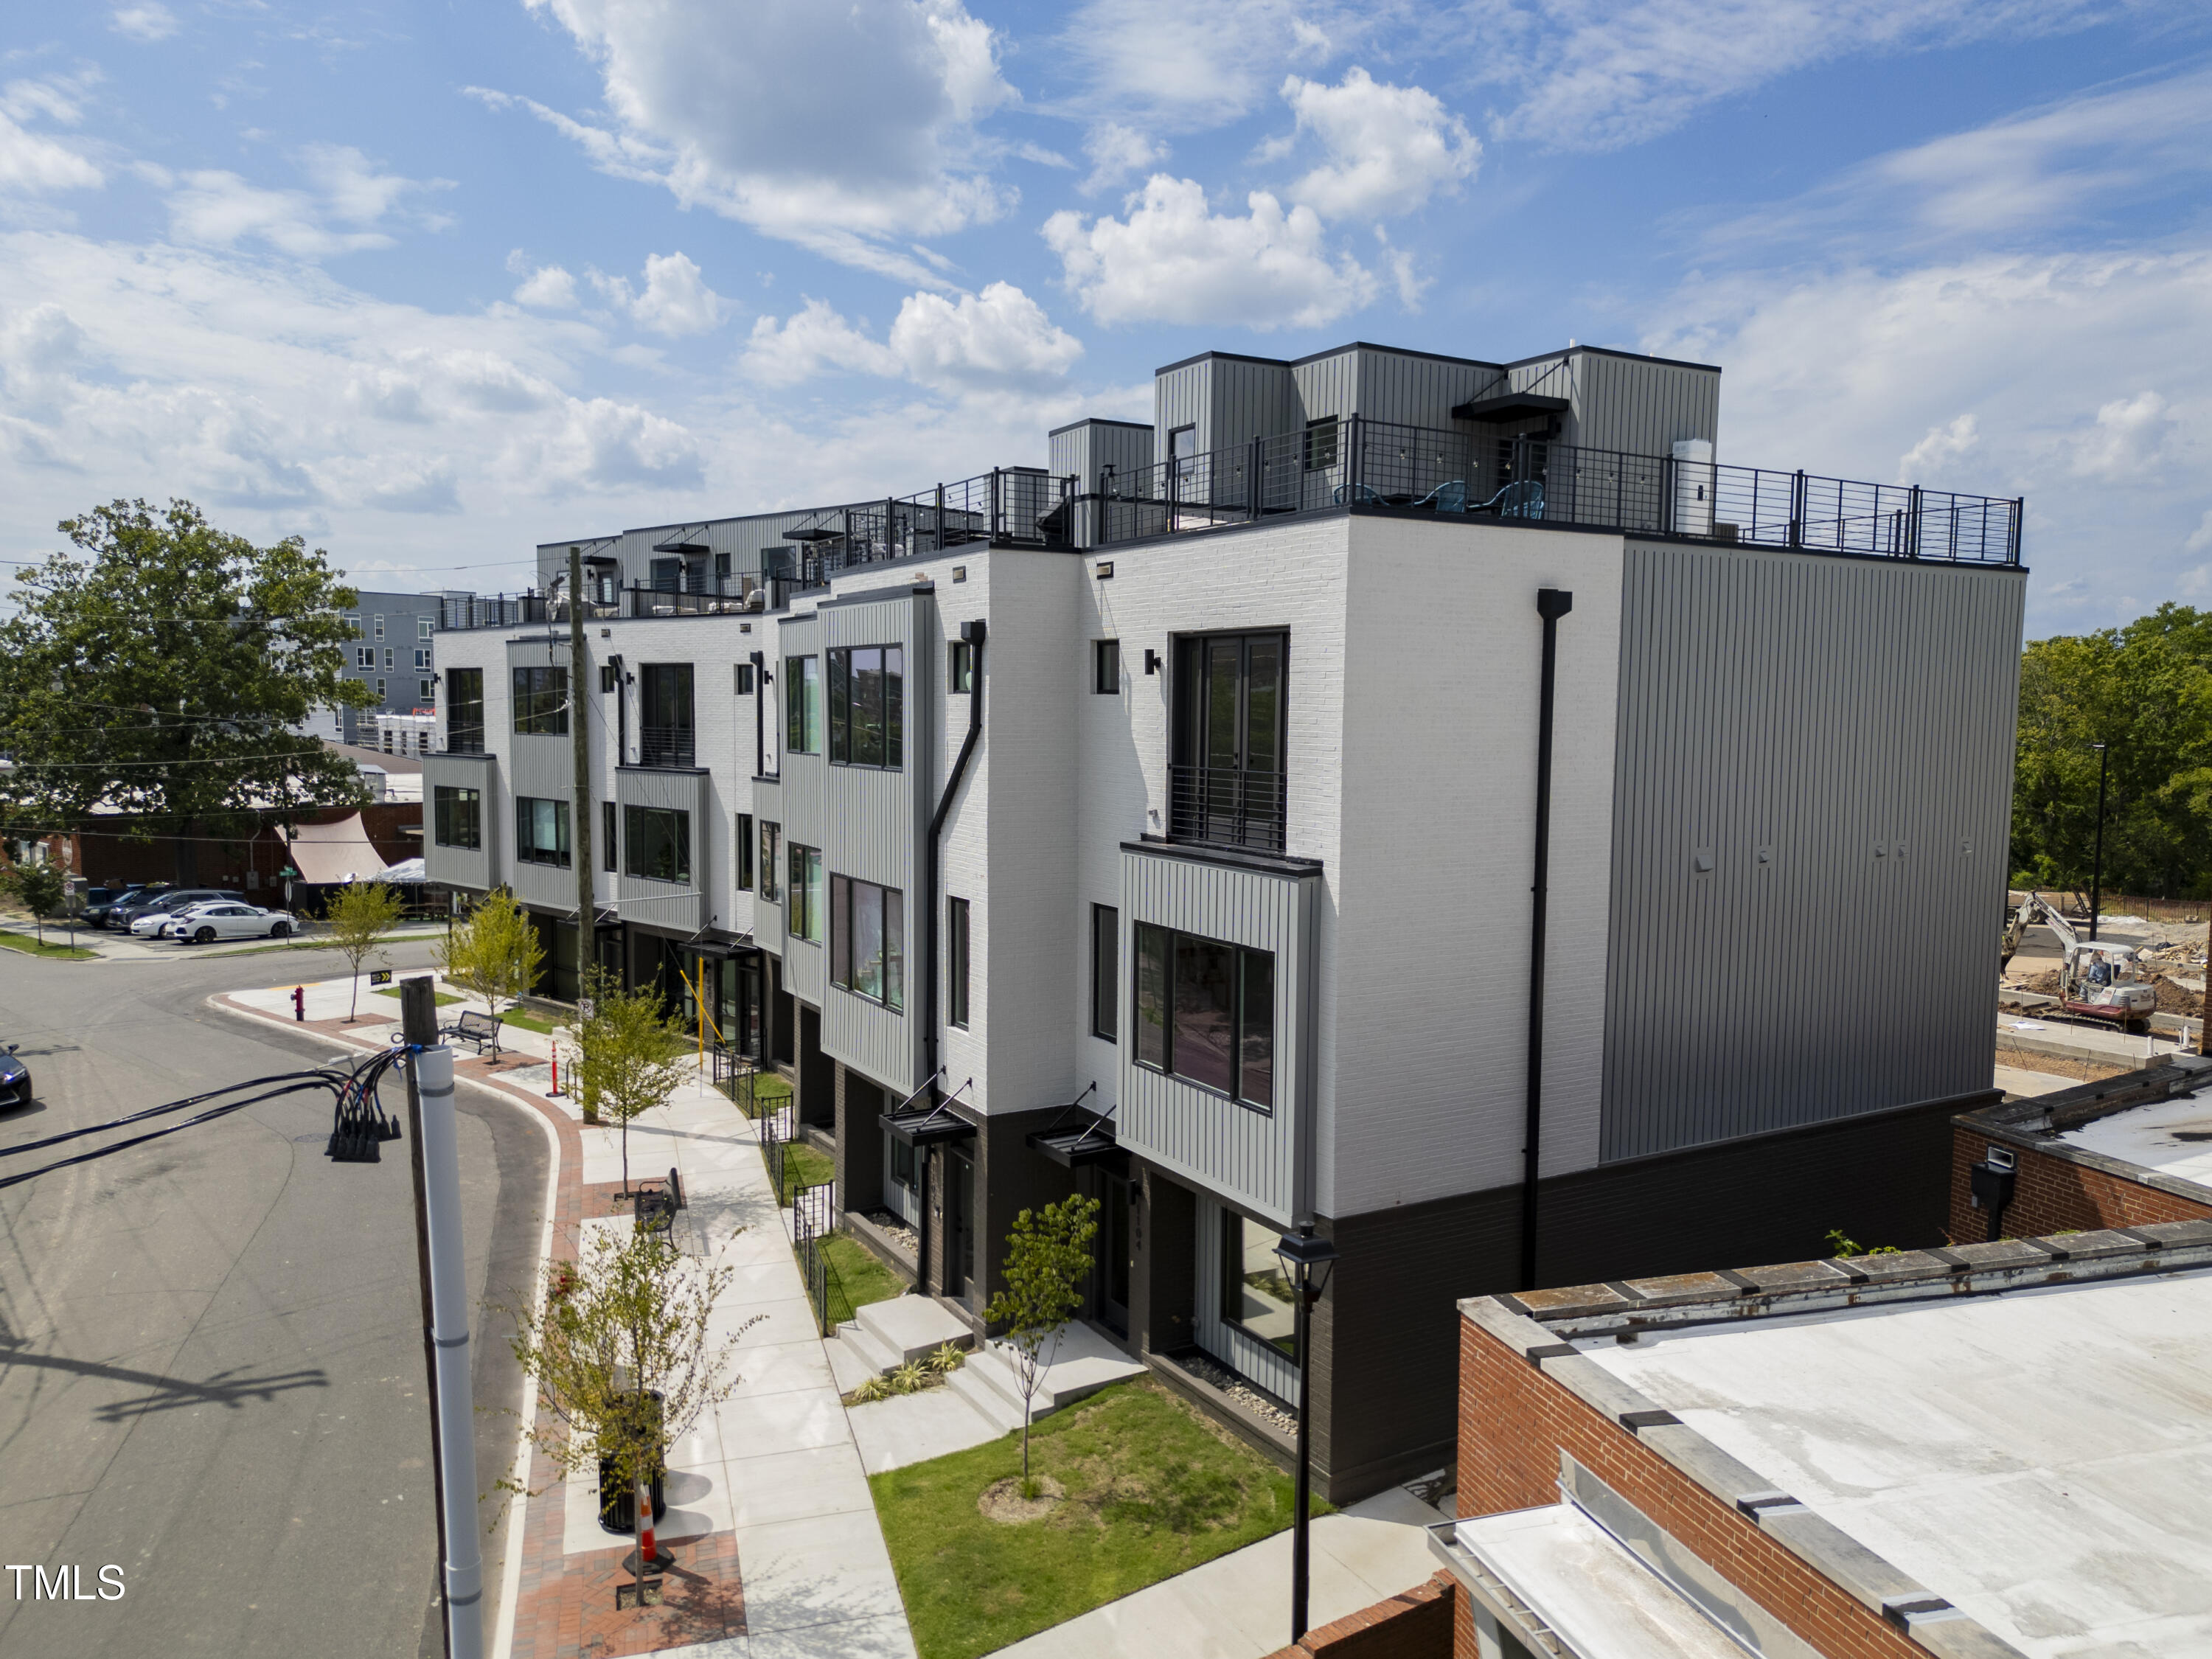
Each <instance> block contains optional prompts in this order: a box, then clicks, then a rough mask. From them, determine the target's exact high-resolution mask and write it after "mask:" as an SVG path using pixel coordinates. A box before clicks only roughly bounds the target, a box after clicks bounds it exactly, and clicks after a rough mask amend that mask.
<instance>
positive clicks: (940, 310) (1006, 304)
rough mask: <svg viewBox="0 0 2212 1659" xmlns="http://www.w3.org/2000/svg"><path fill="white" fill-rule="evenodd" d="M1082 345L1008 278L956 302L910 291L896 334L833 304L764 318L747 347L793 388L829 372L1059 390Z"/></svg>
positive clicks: (751, 370)
mask: <svg viewBox="0 0 2212 1659" xmlns="http://www.w3.org/2000/svg"><path fill="white" fill-rule="evenodd" d="M1082 355H1083V344H1082V343H1081V342H1080V341H1079V340H1078V339H1076V338H1075V337H1073V335H1071V334H1069V333H1067V332H1066V331H1065V330H1063V329H1061V328H1060V327H1058V326H1057V325H1054V322H1053V321H1052V319H1050V318H1049V317H1048V316H1047V315H1046V314H1045V313H1044V309H1043V307H1041V306H1039V305H1038V304H1037V302H1036V301H1034V300H1032V299H1030V296H1029V295H1026V294H1024V293H1023V292H1022V290H1021V289H1018V288H1016V287H1014V286H1013V285H1012V283H992V284H991V285H990V286H989V287H987V288H986V289H984V290H983V291H982V292H981V294H963V295H960V296H959V298H958V299H957V300H950V299H947V298H945V296H944V295H941V294H937V293H933V292H927V293H919V294H910V295H908V296H907V298H906V300H905V301H904V302H903V303H902V305H901V306H900V307H899V313H898V316H897V317H896V319H894V320H893V321H892V323H891V325H890V331H889V333H888V336H887V337H886V338H884V339H883V340H880V341H879V340H877V339H875V338H873V337H872V336H870V334H869V333H868V332H867V331H866V327H865V326H862V325H854V324H853V323H852V322H850V321H848V319H846V318H845V317H843V316H842V315H841V314H840V313H838V312H837V311H836V309H834V308H833V307H831V306H830V305H829V303H828V302H827V301H822V300H810V301H807V302H806V303H805V306H804V307H801V308H800V309H799V311H797V312H794V313H792V314H791V315H790V316H789V317H786V318H782V319H777V318H775V317H763V318H760V319H758V320H757V321H756V322H755V323H754V324H753V331H752V336H751V338H750V340H749V341H748V342H747V343H746V348H745V356H744V368H745V373H746V374H748V375H749V376H750V378H752V379H754V380H758V381H761V382H762V383H763V384H765V385H769V386H793V385H796V384H797V383H799V381H801V380H811V379H812V378H813V377H814V376H815V375H817V374H823V373H826V372H845V373H850V374H872V375H876V376H878V377H882V378H887V379H903V380H912V381H914V382H915V384H917V385H919V386H928V387H930V388H932V389H933V390H939V391H951V392H987V391H1000V392H1031V393H1034V392H1049V391H1052V390H1054V389H1056V388H1058V387H1059V386H1060V385H1061V384H1062V383H1063V382H1064V381H1065V380H1066V375H1067V372H1068V370H1069V369H1070V368H1073V366H1074V363H1075V361H1076V359H1077V358H1079V357H1080V356H1082Z"/></svg>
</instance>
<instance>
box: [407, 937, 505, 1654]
mask: <svg viewBox="0 0 2212 1659" xmlns="http://www.w3.org/2000/svg"><path fill="white" fill-rule="evenodd" d="M435 983H436V982H435V981H434V980H432V979H430V978H428V976H427V975H425V976H422V977H418V978H415V979H410V980H407V981H403V982H402V983H401V985H400V987H399V1026H400V1034H401V1036H403V1037H404V1039H405V1041H406V1043H407V1047H408V1049H409V1052H410V1064H409V1066H408V1067H407V1129H408V1139H409V1140H410V1142H411V1143H412V1147H411V1151H410V1156H409V1158H408V1162H409V1164H410V1165H411V1166H412V1169H413V1171H414V1182H415V1251H416V1265H417V1267H418V1270H419V1273H420V1277H421V1281H422V1322H423V1355H424V1359H425V1362H426V1364H427V1366H428V1370H429V1374H430V1400H431V1415H430V1461H431V1464H432V1467H433V1468H435V1470H436V1471H437V1479H438V1503H437V1510H438V1561H439V1566H440V1569H441V1574H442V1583H443V1586H444V1589H445V1599H446V1617H445V1620H444V1623H445V1631H446V1652H447V1656H448V1659H483V1650H484V1645H483V1547H482V1544H481V1542H480V1541H479V1540H478V1536H477V1502H476V1491H477V1450H476V1423H475V1407H476V1400H475V1392H474V1389H473V1387H472V1385H471V1377H470V1371H471V1366H470V1364H469V1310H468V1258H467V1256H466V1255H465V1252H464V1250H463V1248H462V1243H461V1165H460V1145H459V1138H458V1136H457V1135H456V1133H455V1132H454V1126H453V1050H452V1049H450V1048H446V1047H444V1046H443V1045H441V1043H440V1042H439V1041H438V1007H437V1000H436V992H435Z"/></svg>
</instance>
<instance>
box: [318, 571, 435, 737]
mask: <svg viewBox="0 0 2212 1659" xmlns="http://www.w3.org/2000/svg"><path fill="white" fill-rule="evenodd" d="M445 602H446V596H445V595H442V594H439V593H372V592H368V591H367V590H366V589H363V590H361V592H360V598H359V602H358V603H357V604H356V605H355V606H354V608H353V609H352V610H351V611H349V612H347V615H346V619H347V620H348V621H349V622H350V623H352V624H353V625H354V638H353V640H352V641H351V642H350V643H349V644H348V645H347V646H346V647H344V650H345V658H346V660H345V667H344V674H345V678H348V679H349V680H355V681H358V682H359V683H360V684H362V686H364V687H366V688H367V689H368V694H369V696H370V698H371V701H370V702H368V703H367V704H366V705H364V706H363V707H362V708H318V709H316V710H315V711H314V712H313V714H310V715H309V716H308V718H307V721H306V722H305V723H304V725H303V726H302V728H301V729H302V730H303V731H305V732H307V735H309V736H311V737H319V738H328V739H329V740H330V741H331V742H332V743H346V744H361V745H362V746H364V747H368V748H374V747H376V746H377V745H378V744H380V742H381V741H382V740H383V739H382V732H381V731H380V729H378V728H376V727H375V726H374V721H375V719H376V717H377V716H378V715H380V714H424V713H427V712H428V711H429V710H431V709H433V708H436V707H437V706H438V679H437V648H438V647H437V625H438V617H439V613H440V611H441V608H442V607H443V605H445Z"/></svg>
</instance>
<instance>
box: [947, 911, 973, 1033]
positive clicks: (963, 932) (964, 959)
mask: <svg viewBox="0 0 2212 1659" xmlns="http://www.w3.org/2000/svg"><path fill="white" fill-rule="evenodd" d="M945 1018H947V1019H949V1020H950V1021H951V1022H952V1024H955V1025H958V1026H961V1027H963V1028H964V1027H965V1026H966V1025H967V1024H968V901H967V900H966V899H963V898H949V899H947V900H945Z"/></svg>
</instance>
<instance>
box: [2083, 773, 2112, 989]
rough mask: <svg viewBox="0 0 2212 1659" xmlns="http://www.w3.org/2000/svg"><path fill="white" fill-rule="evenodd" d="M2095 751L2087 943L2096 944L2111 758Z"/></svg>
mask: <svg viewBox="0 0 2212 1659" xmlns="http://www.w3.org/2000/svg"><path fill="white" fill-rule="evenodd" d="M2092 746H2093V748H2094V749H2095V750H2096V751H2097V850H2096V852H2095V854H2093V857H2092V858H2091V860H2090V864H2089V943H2090V944H2092V945H2094V944H2095V943H2096V942H2097V913H2098V911H2100V910H2101V909H2103V908H2104V898H2105V779H2106V775H2107V774H2109V773H2110V772H2111V770H2112V755H2111V753H2110V752H2109V751H2108V750H2106V747H2105V745H2104V744H2101V743H2100V744H2093V745H2092Z"/></svg>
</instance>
